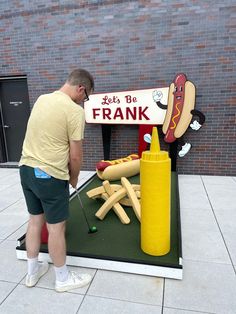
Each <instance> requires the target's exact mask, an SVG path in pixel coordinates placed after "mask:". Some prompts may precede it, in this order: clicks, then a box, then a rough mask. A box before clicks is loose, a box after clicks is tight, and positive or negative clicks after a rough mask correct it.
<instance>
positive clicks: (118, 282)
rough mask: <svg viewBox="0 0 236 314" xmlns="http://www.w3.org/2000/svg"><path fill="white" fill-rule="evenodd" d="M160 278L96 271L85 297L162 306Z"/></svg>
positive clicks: (161, 283)
mask: <svg viewBox="0 0 236 314" xmlns="http://www.w3.org/2000/svg"><path fill="white" fill-rule="evenodd" d="M163 281H164V279H162V278H157V277H149V276H141V275H134V274H125V273H120V272H111V271H104V270H98V271H97V273H96V275H95V278H94V280H93V282H92V283H91V285H90V287H89V290H88V292H87V295H90V296H99V297H104V298H111V299H118V300H122V301H130V302H136V303H143V304H152V305H162V296H163Z"/></svg>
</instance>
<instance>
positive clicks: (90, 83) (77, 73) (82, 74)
mask: <svg viewBox="0 0 236 314" xmlns="http://www.w3.org/2000/svg"><path fill="white" fill-rule="evenodd" d="M66 82H67V83H68V84H69V85H72V86H76V85H82V86H84V87H85V88H86V89H88V91H91V90H92V91H93V90H94V79H93V76H92V75H91V74H90V73H89V72H88V71H86V70H84V69H76V70H74V71H72V72H71V73H70V75H69V76H68V79H67V81H66Z"/></svg>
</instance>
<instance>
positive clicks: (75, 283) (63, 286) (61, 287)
mask: <svg viewBox="0 0 236 314" xmlns="http://www.w3.org/2000/svg"><path fill="white" fill-rule="evenodd" d="M91 280H92V276H90V275H89V274H77V273H76V272H74V271H69V277H68V279H67V280H66V281H58V280H56V285H55V290H56V291H57V292H65V291H68V290H72V289H76V288H81V287H83V286H86V285H87V284H89V283H90V281H91Z"/></svg>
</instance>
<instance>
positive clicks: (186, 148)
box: [179, 143, 192, 157]
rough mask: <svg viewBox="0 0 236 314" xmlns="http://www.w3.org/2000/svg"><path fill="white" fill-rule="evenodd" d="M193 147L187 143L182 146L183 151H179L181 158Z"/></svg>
mask: <svg viewBox="0 0 236 314" xmlns="http://www.w3.org/2000/svg"><path fill="white" fill-rule="evenodd" d="M191 147H192V145H191V144H190V143H186V144H184V145H183V146H182V149H181V150H180V151H179V157H184V156H185V155H186V154H187V153H188V152H189V151H190V149H191Z"/></svg>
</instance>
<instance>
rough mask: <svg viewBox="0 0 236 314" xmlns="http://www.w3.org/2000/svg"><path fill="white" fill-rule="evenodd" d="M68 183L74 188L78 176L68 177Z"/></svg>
mask: <svg viewBox="0 0 236 314" xmlns="http://www.w3.org/2000/svg"><path fill="white" fill-rule="evenodd" d="M69 183H70V185H71V186H72V187H73V188H74V189H76V186H77V184H78V178H70V180H69Z"/></svg>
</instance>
